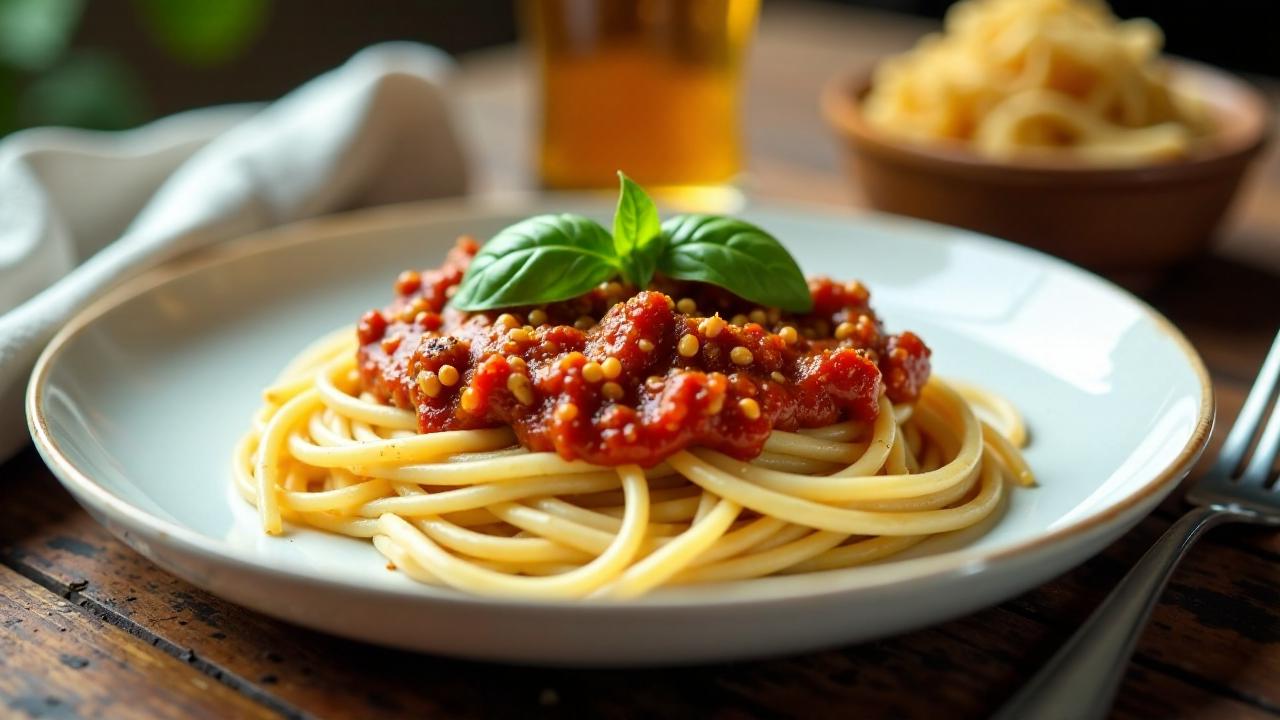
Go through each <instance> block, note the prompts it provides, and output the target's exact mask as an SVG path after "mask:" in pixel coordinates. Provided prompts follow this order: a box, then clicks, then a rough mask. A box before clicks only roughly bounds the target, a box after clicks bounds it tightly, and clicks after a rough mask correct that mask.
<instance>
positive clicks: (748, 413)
mask: <svg viewBox="0 0 1280 720" xmlns="http://www.w3.org/2000/svg"><path fill="white" fill-rule="evenodd" d="M478 249H479V246H478V244H477V243H476V241H475V240H473V239H471V238H469V237H463V238H460V239H459V240H458V242H457V244H456V246H455V247H454V248H453V249H452V250H451V251H450V253H449V255H448V257H447V258H446V260H445V262H444V264H443V265H442V266H441V267H439V268H437V269H432V270H425V271H421V272H418V271H406V272H404V273H401V275H400V277H399V278H397V280H396V283H395V299H394V300H393V301H392V302H391V304H390V305H389V306H388V307H386V308H384V309H381V310H370V311H369V312H367V313H365V315H364V316H363V317H362V318H361V319H360V323H359V326H358V328H357V333H358V336H359V341H360V348H359V351H358V353H359V356H358V364H357V366H358V368H359V373H360V378H361V383H362V386H363V387H364V389H365V390H367V391H369V392H370V393H371V394H373V395H374V396H375V397H377V398H378V399H380V400H381V401H383V402H389V403H392V404H394V405H396V406H398V407H401V408H406V409H409V410H413V411H414V412H415V413H416V414H417V416H418V429H419V430H420V431H422V432H424V433H428V432H438V431H442V430H470V429H477V428H489V427H499V426H502V425H509V426H511V427H512V428H513V430H514V431H515V434H516V437H517V438H518V439H519V441H520V443H521V445H523V446H524V447H526V448H528V449H529V450H533V451H554V452H556V453H558V454H559V455H560V456H561V457H563V458H566V459H571V460H572V459H582V460H586V461H588V462H591V463H595V464H598V465H624V464H629V463H635V464H637V465H641V466H645V467H650V466H653V465H656V464H657V463H659V462H661V461H662V460H663V459H664V458H666V457H667V456H669V455H671V454H672V453H675V452H677V451H679V450H681V449H684V448H687V447H693V446H700V447H707V448H711V449H714V450H718V451H720V452H723V453H725V454H728V455H731V456H733V457H736V458H740V459H744V460H745V459H750V458H753V457H755V456H757V455H759V454H760V452H761V450H762V448H763V446H764V442H765V440H766V439H767V438H768V437H769V433H770V432H771V431H772V430H774V429H775V428H776V429H779V430H796V429H799V428H812V427H821V426H824V425H830V424H833V423H837V422H841V421H843V420H850V419H852V420H860V421H871V420H874V419H875V417H876V414H877V412H878V408H879V404H878V398H879V395H880V394H881V393H882V392H884V393H886V394H887V395H888V397H889V399H890V400H892V401H894V402H897V403H910V402H914V401H915V400H916V398H917V397H918V396H919V394H920V390H921V388H922V387H923V386H924V384H925V382H926V381H927V380H928V378H929V372H930V365H929V356H930V351H929V348H928V347H927V346H926V345H925V344H924V343H923V342H922V341H921V340H920V338H918V337H917V336H915V335H914V334H912V333H910V332H904V333H901V334H898V335H890V334H887V333H885V332H884V329H883V326H882V325H881V323H880V321H879V319H878V318H877V317H876V314H875V312H874V311H872V309H871V307H870V305H869V304H868V300H869V294H868V292H867V290H866V288H865V287H863V286H862V285H861V284H860V283H858V282H856V281H855V282H848V283H838V282H835V281H833V280H830V279H827V278H816V279H811V280H810V281H809V289H810V292H811V293H812V295H813V310H812V311H811V312H809V313H806V314H791V313H786V312H780V311H779V310H777V309H776V308H767V307H760V306H758V305H754V304H752V303H749V302H747V301H745V300H742V299H741V298H738V297H736V296H734V295H732V294H730V293H728V292H726V291H724V290H721V289H719V288H717V287H714V286H711V285H706V284H703V283H692V282H678V281H673V280H668V279H664V278H657V279H655V281H654V283H653V284H652V285H651V286H650V287H649V288H647V289H644V290H638V289H636V288H631V287H626V286H623V285H621V284H619V283H617V282H610V283H606V284H604V285H601V286H600V287H598V288H596V289H594V290H592V291H591V292H589V293H587V294H585V295H582V296H580V297H577V298H574V299H572V300H567V301H564V302H557V303H550V304H546V305H540V306H535V307H523V308H510V309H507V310H503V311H489V312H463V311H460V310H457V309H455V308H453V307H451V306H449V305H448V300H449V298H450V297H451V296H452V294H453V292H455V289H456V287H457V286H458V284H459V283H460V282H461V281H462V276H463V274H464V273H465V272H466V269H467V265H468V264H469V263H470V261H471V258H472V257H473V256H474V255H475V253H476V251H477V250H478Z"/></svg>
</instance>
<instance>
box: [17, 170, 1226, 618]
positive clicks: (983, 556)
mask: <svg viewBox="0 0 1280 720" xmlns="http://www.w3.org/2000/svg"><path fill="white" fill-rule="evenodd" d="M557 204H559V205H562V206H564V205H567V206H571V207H587V206H599V207H600V208H601V209H607V208H606V205H611V203H607V202H606V201H605V200H604V199H603V197H602V196H601V195H598V194H591V193H573V192H566V193H545V192H544V193H532V192H529V193H526V192H508V193H495V194H492V195H486V196H463V197H457V198H445V199H436V200H426V201H414V202H407V203H397V204H392V205H383V206H377V207H372V208H363V209H357V210H350V211H345V212H339V213H334V214H330V215H322V216H318V217H314V218H307V219H302V220H298V221H294V222H290V223H286V224H284V225H279V226H275V227H271V228H265V229H262V230H258V231H255V232H252V233H248V234H245V235H242V236H238V237H236V238H233V239H231V240H229V241H226V242H223V243H219V244H216V245H213V246H211V247H206V248H202V249H199V250H195V251H193V252H190V253H188V254H185V255H182V256H180V257H177V258H174V259H171V260H168V261H165V262H162V263H161V264H159V265H157V266H155V267H153V268H150V269H148V270H146V271H144V272H143V273H141V274H139V275H138V276H136V277H133V278H130V279H127V280H124V281H122V282H121V283H120V284H118V285H116V286H114V287H113V288H112V289H111V290H110V291H108V292H107V293H105V294H104V295H103V296H102V297H101V298H99V299H98V300H96V301H94V302H92V303H90V304H89V305H87V306H86V307H84V308H83V309H81V310H80V311H79V312H77V313H76V314H75V315H74V316H73V317H72V318H71V319H70V320H68V321H67V322H66V324H65V325H63V327H62V328H61V329H60V330H59V331H58V333H57V334H56V335H55V336H54V337H53V339H52V340H50V341H49V343H48V345H47V346H46V347H45V348H44V350H43V351H42V352H41V353H40V356H39V358H38V359H37V360H36V364H35V366H34V368H33V371H32V373H31V377H30V380H29V382H28V384H27V388H26V397H25V400H26V402H25V406H26V407H25V409H26V415H27V426H28V429H29V431H30V433H31V437H32V439H33V441H34V444H35V446H36V449H37V450H38V451H39V453H40V455H41V456H42V458H43V459H44V461H45V463H46V464H47V465H48V466H49V468H50V470H52V471H53V474H54V475H55V476H56V477H57V478H58V480H59V482H60V483H61V484H62V485H63V486H65V487H66V489H67V490H69V491H70V492H71V494H72V496H73V497H74V498H75V499H76V501H77V503H79V504H81V505H85V503H84V502H83V501H82V499H81V498H84V497H88V498H91V499H92V500H93V501H94V502H95V503H97V504H99V505H101V506H105V507H106V508H108V509H109V510H110V511H112V512H114V513H115V514H116V515H117V516H120V517H123V518H127V519H128V520H129V521H130V522H132V523H134V524H135V525H137V526H139V527H143V528H146V529H147V530H148V531H149V532H152V533H155V534H157V535H159V536H163V537H166V538H168V541H169V542H170V543H173V542H176V543H179V544H181V546H182V550H183V551H184V552H185V553H188V554H194V555H197V556H200V557H201V558H203V559H204V560H205V561H206V562H210V561H211V562H215V563H220V564H228V563H230V564H233V565H235V566H238V567H240V568H241V569H243V570H246V571H249V572H257V573H264V574H268V575H273V576H285V577H288V578H290V579H292V580H294V581H297V582H302V583H308V584H313V585H322V586H330V587H334V588H340V589H343V590H357V591H359V592H363V593H375V594H378V595H389V596H394V597H399V598H404V597H410V598H416V599H418V600H420V601H423V602H445V603H458V604H463V605H470V606H477V605H487V606H492V607H495V608H508V609H509V608H513V607H515V608H522V609H534V610H548V611H549V610H557V609H559V610H573V611H576V612H592V611H596V612H600V611H618V610H623V611H639V610H661V609H679V608H684V609H690V608H693V609H698V608H717V607H731V606H732V607H741V606H744V605H760V604H770V603H776V602H788V601H793V600H797V599H802V598H816V597H820V596H826V595H832V594H843V593H849V592H860V591H861V592H867V591H872V590H875V589H880V588H885V587H888V586H892V585H897V584H904V583H916V582H927V581H929V580H931V579H942V578H945V577H947V576H950V575H956V574H962V573H965V572H967V571H968V570H969V569H971V568H975V567H981V566H987V565H991V564H994V563H999V562H1012V561H1014V560H1016V559H1017V558H1018V557H1019V556H1025V555H1027V554H1031V553H1035V552H1037V551H1044V550H1047V549H1049V548H1051V547H1052V546H1054V545H1058V544H1060V543H1065V542H1069V541H1070V540H1071V539H1072V538H1073V537H1074V538H1076V539H1079V538H1081V537H1085V536H1088V534H1089V533H1090V532H1092V531H1101V530H1104V529H1105V528H1107V527H1108V526H1110V525H1111V524H1113V523H1115V522H1117V521H1119V520H1121V519H1122V518H1123V517H1124V516H1125V515H1126V514H1127V513H1130V512H1132V511H1134V510H1135V509H1138V508H1140V507H1141V506H1142V505H1143V504H1144V503H1145V502H1146V501H1148V500H1150V499H1151V498H1153V497H1163V495H1165V494H1167V492H1169V491H1171V490H1172V489H1173V487H1174V486H1176V484H1177V483H1178V482H1179V481H1181V479H1182V478H1183V477H1184V476H1185V475H1186V474H1187V473H1188V472H1189V471H1190V470H1191V468H1192V467H1193V466H1194V465H1195V463H1196V462H1197V461H1198V460H1199V458H1200V455H1201V454H1202V453H1203V452H1204V450H1205V448H1206V447H1207V445H1208V440H1209V437H1210V435H1211V433H1212V431H1213V426H1214V421H1215V415H1216V397H1215V393H1214V389H1213V383H1212V381H1211V379H1210V376H1209V372H1208V370H1207V368H1206V367H1205V365H1204V361H1203V360H1202V359H1201V357H1200V355H1199V353H1198V352H1197V351H1196V350H1195V347H1194V346H1193V345H1192V344H1191V342H1190V341H1189V340H1187V338H1186V337H1185V336H1184V335H1183V334H1182V332H1181V331H1180V330H1179V329H1178V328H1177V326H1176V325H1174V324H1173V323H1172V322H1171V321H1170V320H1169V319H1168V318H1166V317H1165V316H1164V315H1163V314H1162V313H1160V312H1159V311H1158V310H1156V309H1155V308H1153V307H1152V306H1151V305H1150V304H1148V303H1147V302H1146V301H1145V300H1143V299H1142V298H1140V297H1138V296H1136V295H1134V294H1133V293H1131V292H1129V291H1128V290H1127V289H1125V288H1123V287H1121V286H1119V285H1117V284H1116V283H1114V282H1112V281H1111V280H1108V279H1106V278H1104V277H1101V276H1099V275H1096V274H1095V273H1093V272H1090V271H1088V270H1085V269H1083V268H1081V267H1078V266H1076V265H1073V264H1071V263H1069V262H1067V261H1065V260H1062V259H1060V258H1057V257H1054V256H1052V255H1049V254H1047V253H1044V252H1041V251H1039V250H1035V249H1033V248H1029V247H1026V246H1023V245H1018V244H1016V243H1013V242H1009V241H1006V240H1001V239H999V238H995V237H992V236H988V235H984V234H982V233H978V232H974V231H970V230H965V229H963V228H957V227H953V226H948V225H942V224H939V223H933V222H929V221H925V220H920V219H917V218H911V217H905V216H900V215H893V214H889V213H881V212H875V211H868V210H863V209H859V208H856V207H842V206H836V205H828V204H821V203H805V202H797V201H785V200H782V201H780V200H770V199H753V200H752V201H750V202H748V203H747V204H746V206H745V207H744V208H742V209H744V210H747V211H750V210H764V211H780V212H786V213H791V214H795V215H807V216H811V217H813V216H816V217H819V218H822V219H828V220H858V219H870V220H873V221H881V222H886V223H892V224H896V225H901V226H907V227H917V228H929V229H932V231H933V232H935V233H942V234H944V235H949V236H952V237H963V238H964V239H965V240H966V241H969V242H977V243H979V244H982V245H987V246H995V247H998V248H999V249H1000V251H1002V252H1012V253H1014V254H1019V253H1021V254H1023V255H1026V256H1029V257H1032V258H1034V260H1035V261H1037V262H1040V263H1048V264H1049V265H1050V266H1052V267H1054V268H1055V269H1056V270H1059V271H1063V272H1067V273H1068V274H1072V275H1074V276H1076V277H1078V278H1080V279H1084V280H1087V281H1089V282H1091V283H1094V284H1097V285H1101V286H1102V287H1104V288H1106V289H1107V290H1109V291H1111V292H1114V293H1118V294H1119V295H1120V296H1122V297H1124V298H1125V299H1126V300H1128V301H1130V302H1132V303H1134V304H1135V305H1136V306H1137V307H1139V308H1141V309H1142V310H1143V311H1144V313H1145V314H1146V317H1147V318H1148V319H1149V320H1150V321H1151V322H1152V324H1153V326H1154V327H1155V328H1156V330H1158V331H1159V332H1161V333H1162V334H1164V335H1165V336H1167V337H1168V338H1170V339H1171V340H1173V341H1174V345H1175V346H1176V347H1177V349H1178V350H1179V351H1180V352H1181V353H1182V355H1183V357H1184V359H1185V360H1186V362H1187V364H1188V365H1189V366H1190V367H1191V369H1192V371H1193V372H1194V374H1195V375H1196V378H1197V380H1198V382H1199V385H1200V406H1199V408H1198V409H1197V419H1196V427H1195V429H1194V430H1193V431H1192V433H1191V435H1190V437H1189V438H1188V440H1187V442H1186V443H1185V444H1184V446H1183V447H1182V448H1181V450H1179V452H1178V455H1177V456H1176V457H1175V458H1174V459H1173V460H1172V461H1171V462H1170V463H1169V464H1168V465H1166V466H1165V467H1164V468H1162V469H1161V470H1160V471H1159V472H1158V473H1156V474H1155V475H1154V476H1153V477H1152V478H1151V480H1149V481H1148V482H1146V483H1145V484H1144V485H1142V486H1141V487H1140V488H1138V489H1137V490H1136V491H1134V492H1133V493H1131V494H1130V495H1129V496H1128V497H1126V498H1124V499H1122V500H1121V501H1119V502H1117V503H1114V504H1112V505H1108V506H1107V507H1105V508H1104V509H1102V510H1100V511H1098V512H1096V513H1092V514H1090V515H1087V516H1085V517H1084V518H1081V519H1079V520H1076V521H1074V522H1072V523H1070V524H1068V525H1066V526H1064V527H1061V528H1057V529H1055V530H1052V531H1047V532H1045V533H1042V534H1040V535H1038V536H1035V537H1032V538H1029V539H1026V540H1024V541H1021V542H1017V543H1014V544H1012V545H1010V546H1007V547H1003V548H997V549H991V550H978V549H974V548H961V549H957V550H951V551H948V552H944V553H939V554H937V555H929V556H925V557H919V558H911V559H907V560H901V561H898V562H890V563H885V564H883V565H878V566H875V567H876V569H877V570H879V571H880V572H879V576H878V577H874V576H873V577H868V578H862V579H860V580H859V581H858V582H856V583H851V582H844V583H840V584H831V585H830V586H828V587H824V588H811V589H806V590H801V591H798V590H795V589H784V590H782V591H781V592H773V593H767V594H764V595H754V596H753V595H744V594H738V593H722V594H721V595H719V596H717V597H714V598H701V597H697V598H688V597H674V598H668V597H654V596H647V597H642V598H637V599H633V600H624V601H592V600H546V599H527V598H501V597H485V596H475V595H469V594H465V593H462V592H460V591H456V590H452V589H450V588H434V587H428V588H425V589H426V590H428V591H430V592H424V588H419V587H417V586H414V587H412V588H391V587H369V586H358V585H355V584H353V583H352V582H350V581H349V580H346V579H341V578H334V577H324V576H319V575H315V574H312V573H308V572H303V571H298V570H295V569H290V568H280V567H274V566H271V565H267V564H264V563H262V562H259V561H255V560H253V559H251V558H250V557H248V556H244V557H242V556H241V554H240V553H235V552H231V551H229V549H228V548H224V547H221V546H213V547H210V546H209V545H208V542H207V541H208V538H206V537H205V536H204V535H201V534H199V533H197V532H196V531H194V530H192V529H190V528H188V527H186V526H184V525H181V524H179V523H176V522H173V521H170V520H167V519H165V518H162V517H158V516H156V515H154V514H152V513H150V512H147V511H146V510H144V509H142V508H141V507H138V506H137V505H134V504H133V503H130V502H129V501H127V500H125V499H124V498H123V497H120V496H118V495H116V494H115V493H113V492H111V491H110V490H108V489H107V488H106V487H104V486H103V485H101V484H99V483H98V482H96V481H94V480H93V479H92V478H91V477H90V476H89V475H88V474H87V473H85V472H83V471H81V470H80V468H78V467H77V466H76V465H75V463H74V462H72V461H71V459H70V458H69V457H68V456H67V454H66V453H64V452H63V451H62V449H61V448H60V447H59V445H58V443H57V441H56V440H55V439H54V437H53V434H52V433H51V432H50V429H49V424H48V420H47V418H46V417H45V416H44V413H43V410H42V407H43V391H44V389H45V385H46V384H47V381H48V377H49V375H50V373H51V371H52V369H53V367H54V366H55V364H56V363H57V360H58V358H59V357H60V355H61V354H62V353H63V352H65V351H66V350H67V348H68V347H70V345H71V344H72V341H74V340H75V338H76V337H77V336H78V335H80V334H81V333H82V332H84V331H85V330H87V329H88V328H89V327H91V326H92V325H93V323H94V322H95V321H96V320H98V319H99V318H101V317H102V316H104V315H106V314H107V313H109V312H111V311H112V310H114V309H115V308H117V307H119V306H120V305H123V304H125V303H127V302H129V301H131V300H133V299H135V298H137V297H139V296H141V295H144V294H146V293H148V292H150V291H152V290H155V289H156V288H159V287H161V286H163V285H166V284H168V283H171V282H174V281H177V280H179V279H181V278H184V277H186V276H189V275H194V274H196V273H199V272H202V271H205V270H208V269H211V268H214V267H217V266H220V265H224V264H227V263H231V262H234V261H237V260H239V259H242V258H245V257H250V256H253V255H257V254H262V253H267V252H272V251H278V250H283V249H286V248H290V247H293V246H296V245H305V244H307V243H309V242H317V241H320V240H322V239H324V238H330V237H333V236H339V235H342V234H346V233H352V232H357V231H358V232H364V233H369V232H377V231H380V230H390V229H393V228H400V227H404V226H406V225H411V224H412V223H414V222H421V221H422V220H423V219H425V218H429V219H430V220H432V221H436V220H448V219H450V218H463V217H470V216H476V215H485V214H498V213H519V212H536V211H540V210H544V209H546V210H550V209H552V208H553V207H554V206H555V205H557ZM86 509H96V508H86ZM90 514H91V516H92V515H93V514H94V513H90ZM94 519H95V521H97V522H99V523H100V524H101V523H102V521H101V520H99V519H98V518H97V517H95V518H94ZM149 559H150V558H149Z"/></svg>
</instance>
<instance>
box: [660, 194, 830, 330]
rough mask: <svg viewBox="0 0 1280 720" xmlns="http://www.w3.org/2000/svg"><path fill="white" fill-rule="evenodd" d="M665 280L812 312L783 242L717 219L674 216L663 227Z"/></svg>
mask: <svg viewBox="0 0 1280 720" xmlns="http://www.w3.org/2000/svg"><path fill="white" fill-rule="evenodd" d="M662 232H663V235H664V236H665V238H666V248H665V251H664V252H663V254H662V257H661V259H660V260H659V262H658V269H659V270H661V271H662V273H663V274H665V275H667V276H668V277H673V278H677V279H680V280H695V281H698V282H705V283H711V284H712V285H718V286H720V287H722V288H724V289H725V290H728V291H729V292H731V293H733V294H734V295H737V296H738V297H741V298H744V299H746V300H750V301H751V302H754V303H759V304H761V305H765V306H770V307H778V308H782V309H783V310H789V311H791V312H808V311H809V310H812V309H813V297H812V296H811V295H810V294H809V285H808V283H806V282H805V279H804V274H803V273H801V272H800V266H798V265H796V261H795V260H794V259H792V257H791V254H790V253H788V252H787V250H786V248H784V247H782V243H780V242H778V241H777V240H776V239H775V238H774V237H773V236H772V235H770V234H768V233H766V232H765V231H764V230H761V229H760V228H758V227H756V226H755V225H752V224H751V223H748V222H744V221H742V220H736V219H734V218H726V217H719V216H715V215H678V216H676V217H673V218H671V219H670V220H667V221H666V222H665V223H663V224H662Z"/></svg>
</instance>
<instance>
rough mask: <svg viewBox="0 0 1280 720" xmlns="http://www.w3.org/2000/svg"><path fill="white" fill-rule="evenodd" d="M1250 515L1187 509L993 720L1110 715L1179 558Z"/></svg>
mask: <svg viewBox="0 0 1280 720" xmlns="http://www.w3.org/2000/svg"><path fill="white" fill-rule="evenodd" d="M1248 519H1249V516H1247V515H1244V514H1242V513H1236V512H1233V511H1231V510H1227V509H1223V508H1217V507H1200V508H1196V509H1195V510H1192V511H1191V512H1189V513H1187V514H1186V515H1183V516H1182V517H1181V518H1180V519H1179V520H1178V521H1177V522H1175V523H1174V524H1173V527H1170V528H1169V529H1168V530H1167V531H1166V532H1165V534H1164V535H1161V536H1160V539H1159V540H1157V541H1156V544H1155V545H1153V546H1151V549H1150V550H1148V551H1147V553H1146V554H1145V555H1143V556H1142V559H1141V560H1139V561H1138V564H1137V565H1135V566H1134V567H1133V569H1132V570H1130V571H1129V574H1127V575H1125V576H1124V579H1123V580H1121V581H1120V584H1119V585H1117V586H1116V587H1115V589H1114V590H1112V591H1111V594H1110V595H1108V596H1107V599H1106V600H1104V601H1103V602H1102V604H1101V605H1099V606H1098V609H1097V610H1095V611H1094V612H1093V615H1091V616H1090V617H1089V619H1088V621H1086V622H1085V624H1084V625H1083V626H1081V628H1080V629H1079V630H1077V631H1076V634H1075V635H1073V636H1071V639H1070V640H1068V641H1067V644H1066V645H1064V646H1063V647H1062V649H1060V650H1059V651H1058V653H1057V654H1056V655H1054V656H1053V659H1052V660H1050V661H1049V663H1048V664H1047V665H1045V666H1044V667H1043V668H1042V669H1041V670H1040V672H1038V673H1036V676H1035V677H1034V678H1032V679H1031V682H1029V683H1027V684H1026V686H1024V687H1023V688H1022V689H1021V690H1019V691H1018V693H1017V694H1016V695H1014V696H1013V697H1012V698H1011V699H1010V700H1009V701H1008V702H1007V703H1005V705H1004V707H1002V708H1000V711H999V712H997V713H996V714H995V715H994V716H993V720H1024V719H1025V718H1037V720H1039V719H1041V718H1071V719H1072V720H1088V719H1090V718H1103V717H1106V715H1107V712H1108V711H1109V710H1110V709H1111V702H1112V699H1113V698H1114V697H1115V694H1116V690H1117V689H1118V688H1119V687H1120V681H1121V680H1122V679H1123V678H1124V671H1125V667H1126V666H1127V665H1128V662H1129V656H1130V655H1132V654H1133V647H1134V645H1135V644H1137V641H1138V638H1139V637H1140V636H1141V635H1142V630H1143V627H1144V626H1145V625H1146V624H1147V618H1148V617H1150V615H1151V609H1152V608H1154V607H1155V604H1156V600H1158V599H1159V597H1160V591H1161V590H1163V589H1164V586H1165V583H1167V582H1168V581H1169V577H1170V576H1171V575H1173V570H1174V568H1175V567H1176V566H1177V565H1178V561H1179V560H1181V559H1182V556H1183V555H1184V554H1186V552H1187V550H1188V549H1190V547H1191V546H1192V544H1194V543H1195V541H1196V540H1197V539H1199V537H1200V534H1201V533H1202V532H1204V531H1205V530H1207V529H1209V528H1211V527H1213V526H1215V525H1218V524H1220V523H1224V522H1230V521H1232V520H1248Z"/></svg>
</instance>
